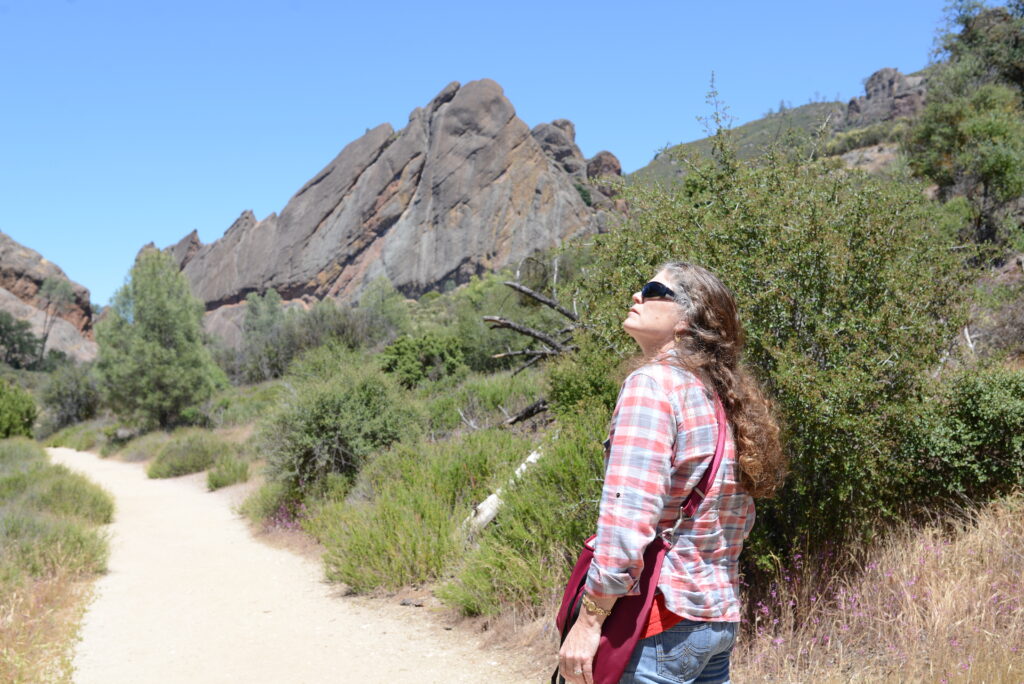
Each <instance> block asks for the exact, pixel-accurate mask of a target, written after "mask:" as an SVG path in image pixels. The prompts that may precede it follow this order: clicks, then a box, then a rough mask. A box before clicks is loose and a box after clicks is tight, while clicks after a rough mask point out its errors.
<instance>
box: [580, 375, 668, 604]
mask: <svg viewBox="0 0 1024 684" xmlns="http://www.w3.org/2000/svg"><path fill="white" fill-rule="evenodd" d="M676 437H677V429H676V418H675V411H674V410H673V405H672V401H671V399H670V398H669V396H668V394H666V392H665V390H664V389H663V388H662V387H661V385H660V384H659V383H658V382H657V381H656V380H655V379H654V378H652V377H650V376H648V375H645V374H644V373H642V372H640V371H636V372H634V373H633V374H631V375H630V376H629V377H628V378H626V381H625V382H624V383H623V386H622V390H621V391H620V393H619V398H618V401H617V402H616V405H615V412H614V413H613V415H612V424H611V434H610V446H609V449H608V453H607V461H606V464H605V478H604V487H603V490H602V492H601V504H600V511H599V514H598V522H597V539H596V541H595V546H594V560H593V562H592V563H591V566H590V571H589V573H588V574H587V592H588V593H590V594H591V595H592V596H594V597H596V598H612V597H617V596H623V595H635V594H638V593H639V586H638V585H637V583H638V580H639V579H640V574H641V572H642V571H643V553H644V549H646V548H647V545H648V544H649V543H650V542H651V540H652V539H654V535H655V534H656V533H657V526H658V521H659V520H660V519H661V517H662V513H663V510H664V508H665V504H666V502H667V501H668V499H669V493H670V490H671V484H672V476H673V454H674V453H675V448H676Z"/></svg>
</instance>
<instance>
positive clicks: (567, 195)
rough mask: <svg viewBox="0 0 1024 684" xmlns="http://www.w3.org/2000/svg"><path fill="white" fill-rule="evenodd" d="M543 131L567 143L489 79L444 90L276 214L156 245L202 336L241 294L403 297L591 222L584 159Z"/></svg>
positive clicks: (345, 154) (228, 324)
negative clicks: (200, 304)
mask: <svg viewBox="0 0 1024 684" xmlns="http://www.w3.org/2000/svg"><path fill="white" fill-rule="evenodd" d="M543 126H547V127H549V128H551V129H554V130H555V131H558V132H559V133H560V134H561V136H562V138H561V139H560V143H565V142H566V141H567V142H568V143H569V147H571V148H572V149H568V151H567V152H566V154H564V155H563V154H562V153H561V152H557V153H556V151H555V147H554V146H552V145H547V146H546V145H545V143H544V142H542V141H541V140H538V137H539V136H538V135H537V134H536V129H535V132H534V134H532V135H531V131H530V129H529V128H528V127H527V126H526V124H525V123H523V122H522V121H521V120H520V119H519V118H518V117H517V116H516V114H515V110H514V109H513V107H512V104H511V103H510V102H509V101H508V99H507V98H506V97H505V96H504V94H503V92H502V90H501V87H500V86H498V84H497V83H495V82H493V81H490V80H481V81H473V82H471V83H467V84H466V85H464V86H463V85H460V84H458V83H451V84H449V85H448V86H447V87H445V88H444V90H442V91H441V92H440V93H439V94H438V95H437V97H435V98H434V99H433V100H432V101H431V102H430V104H428V105H427V106H426V107H422V108H417V109H415V110H414V111H413V112H412V114H410V116H409V123H408V125H407V126H406V127H405V128H404V129H402V130H401V131H394V130H392V128H391V126H390V125H388V124H383V125H381V126H378V127H377V128H374V129H373V130H371V131H369V132H367V133H366V135H364V136H363V137H361V138H359V139H358V140H356V141H354V142H352V143H350V144H349V145H348V146H347V147H345V148H344V149H343V150H342V151H341V153H340V154H339V155H338V156H337V157H336V158H335V159H334V160H333V161H332V162H331V163H330V164H328V165H327V167H326V168H324V169H323V170H322V171H320V173H318V174H316V176H314V177H313V179H312V180H310V181H309V182H308V183H306V184H305V185H304V186H303V187H302V188H301V189H300V190H299V191H298V192H297V193H296V194H295V196H294V197H292V199H291V200H290V201H289V202H288V204H287V206H285V207H284V209H283V210H282V211H281V213H280V214H271V215H270V216H268V217H266V218H264V219H262V220H257V218H256V217H255V216H254V215H253V214H252V212H250V211H246V212H243V213H242V215H241V216H240V217H239V218H238V220H236V221H235V223H234V224H232V226H231V227H230V228H228V230H227V232H226V233H225V234H224V236H223V237H221V238H220V239H219V240H217V241H216V242H213V243H210V244H207V245H202V244H200V243H199V241H198V238H197V237H196V235H195V234H194V233H193V234H190V235H188V236H186V237H185V238H184V239H183V240H182V241H181V242H179V243H178V244H176V245H174V246H172V247H170V248H168V249H169V250H170V251H171V253H172V254H174V255H175V257H176V258H177V259H178V262H179V263H180V264H181V266H182V270H183V271H184V273H185V275H186V276H187V277H188V278H189V280H190V282H191V284H192V289H193V292H194V293H195V295H196V296H197V297H199V298H200V299H202V300H203V301H204V302H206V307H207V312H208V321H207V328H208V329H210V330H211V331H212V332H214V333H218V332H220V333H224V334H226V336H228V337H232V336H233V334H230V330H229V329H231V328H233V327H234V326H235V325H237V319H238V318H239V317H240V315H241V310H242V307H244V305H242V307H239V306H237V305H238V304H239V303H240V302H242V301H243V300H244V298H245V296H246V295H247V294H248V293H249V292H254V291H255V292H264V291H266V290H267V289H269V288H271V287H273V288H275V289H277V291H278V292H279V293H280V294H281V296H282V297H283V298H284V299H285V300H297V299H303V300H307V301H308V300H310V299H313V298H315V299H321V298H324V297H337V298H340V299H344V300H354V299H358V296H359V294H360V292H361V290H362V289H363V287H364V286H365V285H366V284H367V283H369V282H370V281H372V280H373V279H375V278H377V277H378V276H385V277H387V278H388V279H389V280H390V281H391V282H392V283H393V284H394V285H395V286H396V287H397V288H398V289H399V290H401V291H402V292H404V293H406V294H408V295H412V296H414V295H418V294H420V293H423V292H425V291H427V290H431V289H434V288H438V287H440V286H442V285H445V284H447V283H462V282H465V281H467V280H468V279H469V278H470V276H472V275H474V274H479V273H482V272H485V271H489V270H493V269H497V268H501V267H503V266H505V265H506V264H510V263H513V262H515V261H518V260H520V259H522V258H523V257H525V256H527V255H529V254H530V253H532V252H533V251H535V250H538V249H544V248H548V247H551V246H554V245H557V244H559V243H560V242H561V241H563V240H565V239H567V238H570V237H572V236H574V235H578V234H581V233H586V232H590V231H595V230H597V229H598V228H599V226H600V225H601V220H602V218H601V211H600V209H599V208H592V207H591V206H588V204H587V202H585V201H584V196H585V195H586V193H584V192H583V191H581V190H580V189H579V188H578V187H577V183H578V182H579V181H581V180H582V181H584V182H585V181H586V180H587V166H588V164H587V161H586V160H583V158H582V156H581V155H580V154H579V149H578V148H576V146H575V143H574V142H573V137H574V131H573V130H572V124H571V122H567V121H564V120H560V121H558V122H555V123H553V124H544V125H543ZM564 146H565V145H564V144H563V147H564ZM559 149H560V148H559ZM606 154H607V156H610V157H612V159H614V156H612V155H610V153H606ZM559 155H561V156H559ZM603 159H604V158H603ZM567 165H569V166H571V170H570V169H569V168H567ZM615 165H617V160H616V162H615V164H611V163H610V162H609V160H607V159H604V161H603V162H602V163H601V164H599V165H598V167H599V168H600V169H601V170H602V173H604V174H608V173H610V172H609V169H610V168H612V167H613V166H615ZM596 168H597V167H596ZM601 197H604V195H601ZM591 204H594V202H593V201H592V202H591ZM218 312H220V313H218ZM222 336H224V335H222Z"/></svg>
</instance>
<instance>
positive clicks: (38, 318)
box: [0, 232, 96, 361]
mask: <svg viewBox="0 0 1024 684" xmlns="http://www.w3.org/2000/svg"><path fill="white" fill-rule="evenodd" d="M47 278H62V279H64V280H68V281H69V282H71V288H72V293H73V297H74V300H73V301H72V302H71V304H70V305H69V306H68V307H67V308H66V309H65V310H64V312H63V314H62V316H61V318H59V319H58V320H57V321H56V322H55V323H54V325H53V328H52V330H51V331H50V336H49V338H48V340H47V344H46V348H47V349H58V350H60V351H62V352H64V353H65V354H67V355H68V356H70V357H72V358H74V359H77V360H79V361H87V360H90V359H93V358H95V357H96V343H95V342H93V336H92V305H91V304H90V303H89V290H87V289H86V288H84V287H83V286H81V285H79V284H78V283H75V282H72V281H70V279H69V278H68V277H67V275H66V274H65V273H64V271H62V270H61V269H60V267H59V266H57V264H55V263H53V262H51V261H48V260H46V259H45V258H43V256H42V255H41V254H39V252H36V251H35V250H32V249H29V248H28V247H25V246H24V245H22V244H20V243H18V242H16V241H15V240H14V239H13V238H11V236H9V235H7V234H6V233H2V232H0V311H6V312H7V313H9V314H11V315H12V316H14V317H15V318H19V319H23V320H27V321H28V322H29V323H30V324H31V326H32V328H31V330H32V332H33V334H35V335H41V334H42V331H43V323H44V320H45V318H46V314H45V313H44V311H43V309H42V307H44V306H45V302H44V301H43V300H42V299H41V298H40V296H39V288H40V287H42V284H43V281H44V280H46V279H47Z"/></svg>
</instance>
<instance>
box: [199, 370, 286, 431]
mask: <svg viewBox="0 0 1024 684" xmlns="http://www.w3.org/2000/svg"><path fill="white" fill-rule="evenodd" d="M284 390H285V388H284V385H283V384H282V383H281V381H280V380H269V381H267V382H262V383H259V384H256V385H245V386H242V387H229V388H227V389H224V390H222V391H220V392H218V393H217V394H216V395H214V396H213V397H212V398H211V399H210V401H208V402H207V403H206V404H205V405H204V406H203V409H202V410H203V412H204V413H205V414H206V416H207V419H208V420H209V423H210V424H211V425H213V426H214V427H227V426H230V425H242V424H244V423H252V422H255V421H256V420H258V419H259V418H260V417H262V416H264V415H265V414H266V413H267V411H269V410H270V409H271V408H273V406H274V405H275V404H277V403H278V402H279V401H280V400H281V398H282V397H283V396H284V393H285V392H284Z"/></svg>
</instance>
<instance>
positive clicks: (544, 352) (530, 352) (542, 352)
mask: <svg viewBox="0 0 1024 684" xmlns="http://www.w3.org/2000/svg"><path fill="white" fill-rule="evenodd" d="M506 356H558V352H556V351H553V350H551V349H523V350H521V351H510V352H502V353H501V354H491V358H492V359H503V358H505V357H506Z"/></svg>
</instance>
